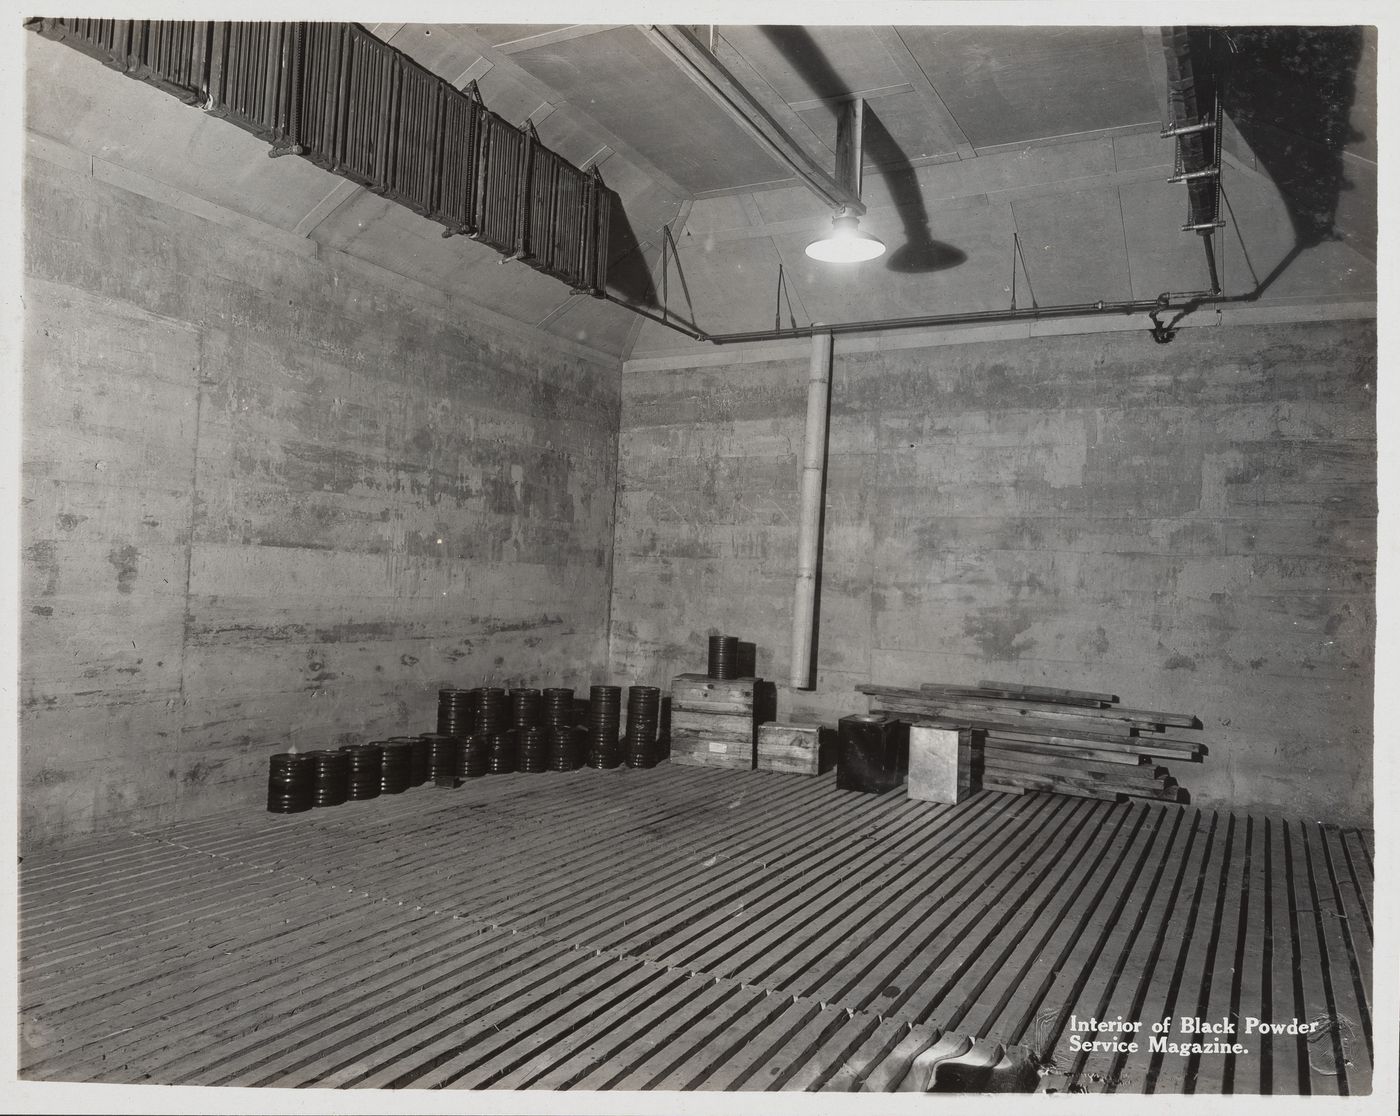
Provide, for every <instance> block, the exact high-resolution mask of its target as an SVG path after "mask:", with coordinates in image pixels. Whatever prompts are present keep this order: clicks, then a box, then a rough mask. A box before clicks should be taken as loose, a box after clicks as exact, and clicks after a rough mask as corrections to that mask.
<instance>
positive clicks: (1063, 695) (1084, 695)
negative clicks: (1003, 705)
mask: <svg viewBox="0 0 1400 1116" xmlns="http://www.w3.org/2000/svg"><path fill="white" fill-rule="evenodd" d="M977 685H978V686H981V687H982V688H984V689H990V690H999V691H1001V692H1003V693H1007V694H1010V695H1012V696H1013V697H1016V696H1019V695H1023V694H1024V695H1025V696H1026V697H1038V698H1041V699H1044V700H1047V701H1052V700H1056V699H1058V700H1060V701H1065V702H1084V701H1087V702H1093V703H1095V704H1098V703H1100V702H1102V703H1105V704H1108V705H1114V704H1116V703H1117V701H1118V695H1116V694H1097V693H1094V692H1093V691H1091V690H1063V689H1057V688H1055V687H1053V686H1027V685H1023V684H1021V683H1019V682H988V681H986V680H985V679H984V680H982V681H980V682H978V683H977Z"/></svg>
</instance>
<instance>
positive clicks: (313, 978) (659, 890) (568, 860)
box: [20, 764, 1373, 1094]
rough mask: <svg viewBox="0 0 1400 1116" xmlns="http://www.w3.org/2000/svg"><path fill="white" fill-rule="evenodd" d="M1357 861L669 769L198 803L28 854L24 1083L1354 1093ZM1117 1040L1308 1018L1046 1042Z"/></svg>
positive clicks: (1346, 841) (1367, 985)
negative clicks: (952, 1082) (978, 1080)
mask: <svg viewBox="0 0 1400 1116" xmlns="http://www.w3.org/2000/svg"><path fill="white" fill-rule="evenodd" d="M1372 855H1373V849H1372V846H1371V838H1370V835H1369V834H1368V833H1366V832H1363V831H1358V830H1343V829H1338V828H1336V827H1330V826H1319V825H1315V824H1299V823H1294V822H1283V821H1280V820H1278V819H1274V818H1268V817H1262V816H1254V815H1248V816H1246V815H1238V814H1237V815H1232V814H1227V813H1219V812H1213V811H1209V810H1200V809H1196V808H1192V807H1186V806H1177V805H1165V804H1145V803H1144V804H1119V805H1115V804H1112V803H1107V802H1102V801H1096V800H1090V799H1079V798H1070V797H1061V796H1057V795H1026V796H1024V797H1017V796H1011V795H1004V794H998V793H993V792H981V793H979V794H977V795H975V796H974V797H973V798H972V799H971V800H969V801H968V802H965V803H963V804H961V805H959V806H956V807H953V806H939V805H933V804H929V803H920V802H911V801H909V800H908V799H907V798H906V797H905V796H904V794H903V791H896V792H893V793H891V794H886V795H881V796H870V795H862V794H853V793H849V792H842V791H839V790H837V789H836V787H835V783H834V779H833V778H832V777H831V776H830V775H827V776H824V777H820V778H808V777H804V776H800V775H782V774H775V773H771V772H760V771H755V772H734V771H727V770H716V769H708V768H696V767H679V766H671V765H667V764H663V765H662V766H660V767H658V768H656V769H654V770H651V771H626V770H618V771H592V770H583V771H579V772H575V773H573V774H570V775H561V774H548V775H520V774H517V775H504V776H491V777H488V778H485V779H479V780H473V781H469V782H468V783H467V784H466V785H465V786H464V787H462V788H461V789H459V790H456V791H448V790H441V789H437V788H433V787H431V786H429V787H422V788H417V789H415V790H412V791H410V792H408V793H407V794H404V795H400V796H395V797H386V798H380V799H376V800H372V801H369V802H358V803H348V804H347V805H345V806H342V807H337V808H334V809H329V810H316V811H312V812H309V813H305V814H297V815H289V816H282V815H274V814H268V813H266V812H263V811H261V810H258V809H255V808H248V809H245V810H240V811H226V812H221V813H219V814H216V815H211V816H209V817H207V818H204V819H201V820H199V821H195V822H187V823H183V824H176V825H168V826H163V827H161V828H159V829H152V830H150V831H147V832H130V833H124V834H120V835H110V836H106V837H103V838H102V839H100V840H94V841H90V842H87V843H84V844H80V845H70V846H68V847H66V848H63V849H59V850H52V851H47V850H46V851H43V852H40V853H36V854H34V855H29V856H26V857H25V859H24V863H23V865H22V868H21V878H20V967H21V984H20V1001H21V1003H20V1008H21V1074H22V1076H23V1077H25V1078H27V1079H33V1080H59V1081H92V1082H108V1083H160V1084H182V1085H273V1086H303V1085H307V1086H310V1085H315V1086H323V1087H324V1086H345V1087H349V1086H356V1087H383V1088H398V1087H413V1088H444V1087H446V1088H483V1087H496V1088H517V1089H519V1088H546V1089H787V1090H820V1089H840V1090H854V1089H861V1088H865V1089H877V1088H883V1087H889V1086H890V1085H892V1084H894V1083H896V1082H898V1080H899V1079H900V1078H901V1077H902V1076H903V1068H904V1067H905V1066H907V1064H908V1060H909V1057H910V1056H912V1054H913V1053H915V1052H917V1051H919V1050H922V1049H923V1048H925V1047H927V1046H929V1045H930V1044H931V1043H933V1042H934V1040H936V1039H938V1038H939V1036H940V1035H944V1036H945V1037H947V1036H948V1035H953V1036H967V1037H969V1038H974V1039H976V1040H977V1050H979V1051H982V1052H983V1053H985V1052H986V1051H987V1050H988V1049H991V1050H993V1051H994V1052H995V1055H1000V1053H1001V1051H1002V1049H1003V1048H1005V1049H1006V1050H1009V1051H1011V1052H1012V1053H1013V1054H1021V1053H1029V1054H1032V1055H1034V1057H1035V1058H1036V1059H1037V1060H1038V1061H1039V1063H1040V1064H1041V1065H1042V1069H1041V1074H1040V1077H1039V1087H1040V1088H1041V1089H1044V1090H1047V1091H1048V1090H1051V1089H1054V1090H1073V1091H1093V1092H1097V1091H1114V1090H1116V1091H1125V1092H1157V1093H1182V1092H1200V1093H1219V1092H1236V1093H1259V1092H1263V1093H1286V1094H1297V1093H1313V1094H1328V1093H1332V1094H1336V1093H1342V1094H1347V1093H1350V1094H1358V1093H1365V1092H1368V1091H1369V1088H1370V1065H1371V1059H1372V1056H1373V1051H1372V1050H1371V1028H1370V1014H1369V1011H1370V1008H1369V1005H1370V994H1371V993H1370V990H1371V922H1370V918H1371V914H1370V912H1371V896H1372V883H1371V864H1372ZM1119 1016H1121V1017H1122V1018H1124V1019H1140V1020H1144V1021H1149V1022H1150V1021H1153V1020H1159V1019H1161V1018H1163V1017H1165V1016H1171V1017H1173V1018H1176V1017H1180V1016H1192V1017H1199V1018H1203V1019H1230V1020H1234V1021H1236V1024H1237V1025H1238V1026H1240V1027H1241V1028H1242V1026H1243V1024H1242V1023H1241V1022H1240V1021H1242V1020H1244V1019H1245V1018H1246V1017H1250V1016H1253V1017H1257V1018H1260V1019H1264V1020H1267V1021H1271V1022H1288V1021H1289V1020H1291V1019H1294V1018H1297V1019H1300V1020H1304V1021H1311V1020H1321V1021H1323V1022H1325V1023H1327V1026H1326V1028H1325V1029H1324V1030H1323V1032H1322V1033H1321V1034H1317V1035H1305V1036H1290V1035H1283V1036H1277V1037H1263V1038H1261V1037H1260V1036H1259V1035H1251V1036H1247V1037H1244V1038H1241V1040H1240V1041H1242V1042H1243V1043H1244V1044H1245V1045H1246V1047H1247V1048H1248V1053H1247V1054H1224V1055H1221V1054H1214V1053H1197V1054H1194V1055H1188V1056H1183V1055H1178V1054H1175V1053H1161V1052H1157V1053H1149V1052H1148V1051H1147V1049H1146V1045H1147V1044H1146V1041H1145V1037H1144V1040H1143V1042H1142V1047H1143V1049H1142V1050H1141V1051H1139V1052H1138V1053H1131V1054H1129V1053H1116V1052H1108V1053H1105V1052H1101V1051H1093V1052H1090V1051H1077V1052H1076V1051H1074V1050H1072V1049H1071V1043H1070V1035H1071V1033H1072V1032H1071V1023H1072V1018H1073V1019H1077V1020H1083V1019H1087V1018H1090V1017H1095V1018H1098V1019H1114V1018H1117V1017H1119ZM1144 1029H1146V1026H1144ZM1175 1029H1176V1028H1174V1030H1175ZM1088 1037H1095V1036H1088ZM1097 1037H1104V1036H1097ZM1192 1037H1193V1036H1182V1035H1180V1034H1173V1035H1171V1036H1170V1038H1171V1039H1172V1040H1176V1041H1181V1040H1185V1041H1190V1040H1191V1038H1192ZM901 1059H902V1061H901ZM993 1060H995V1057H993ZM1035 1081H1036V1079H1035V1077H1034V1075H1032V1077H1031V1086H1032V1087H1034V1085H1035Z"/></svg>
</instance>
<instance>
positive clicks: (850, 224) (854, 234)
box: [807, 215, 885, 263]
mask: <svg viewBox="0 0 1400 1116" xmlns="http://www.w3.org/2000/svg"><path fill="white" fill-rule="evenodd" d="M884 254H885V242H884V241H883V240H881V239H880V238H879V237H876V236H871V235H870V234H869V233H866V232H861V231H860V222H859V220H858V219H857V218H855V217H851V216H848V215H840V216H836V217H833V218H832V219H831V232H830V233H828V234H827V235H826V236H824V237H822V239H820V240H814V241H812V243H811V244H809V245H807V255H809V256H811V257H812V259H814V260H821V261H822V262H823V263H860V262H862V261H863V260H873V259H876V258H877V257H879V256H883V255H884Z"/></svg>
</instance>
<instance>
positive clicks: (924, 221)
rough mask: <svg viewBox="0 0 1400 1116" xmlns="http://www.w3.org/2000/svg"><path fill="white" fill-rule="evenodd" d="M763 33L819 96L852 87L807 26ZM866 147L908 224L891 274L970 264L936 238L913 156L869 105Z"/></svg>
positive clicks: (890, 259)
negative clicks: (931, 228)
mask: <svg viewBox="0 0 1400 1116" xmlns="http://www.w3.org/2000/svg"><path fill="white" fill-rule="evenodd" d="M762 31H763V34H764V35H765V36H766V37H767V39H768V41H769V42H771V43H772V44H773V45H774V46H775V47H776V48H777V49H778V52H779V53H780V54H782V56H783V57H784V58H786V59H787V60H788V62H790V63H791V64H792V66H793V69H795V70H796V71H797V72H798V73H799V74H801V75H802V78H803V79H804V80H805V81H806V82H807V85H808V86H809V88H810V89H811V90H812V95H813V96H814V97H830V96H836V95H840V94H841V93H842V92H844V91H845V90H846V89H847V83H846V82H845V81H844V80H843V79H842V78H841V76H840V75H839V74H838V73H837V72H836V71H835V69H834V68H833V67H832V65H831V62H830V61H829V60H828V59H827V57H826V53H825V52H824V51H823V50H822V48H821V47H820V46H818V45H817V43H816V40H814V39H813V38H812V36H811V33H810V32H809V31H808V30H807V29H806V28H805V27H786V26H784V27H774V26H768V27H764V28H762ZM838 112H839V108H838V107H837V106H834V105H833V106H832V116H833V117H835V116H836V115H837V114H838ZM864 147H865V155H866V157H867V160H868V161H869V162H870V163H872V164H873V165H874V166H875V167H876V168H878V170H879V173H880V176H881V177H882V178H883V179H884V180H885V184H886V186H887V187H888V188H889V191H890V197H891V200H893V202H894V204H895V206H896V207H897V211H898V213H899V219H900V221H901V222H903V224H904V243H903V244H901V245H900V246H899V247H898V248H896V249H895V250H894V251H893V252H891V253H890V254H889V256H887V257H886V259H885V268H886V270H888V271H896V272H903V273H906V274H915V273H920V272H930V271H945V270H947V269H948V268H952V267H957V266H958V265H959V264H961V263H963V262H965V261H966V260H967V253H965V252H963V251H962V249H960V248H956V247H954V246H953V245H951V244H945V243H944V242H943V241H941V240H935V239H934V238H933V234H932V233H931V232H930V231H929V225H928V207H927V206H925V205H924V198H923V194H922V193H921V192H920V190H919V180H918V177H917V176H916V175H915V173H914V168H913V167H912V166H910V165H909V157H908V156H907V155H906V154H905V153H904V150H903V149H902V148H901V147H900V146H899V144H898V143H896V142H895V139H894V137H893V136H891V135H890V133H889V131H888V130H887V129H886V128H885V126H884V124H882V123H881V122H880V118H879V117H878V116H877V115H876V114H875V112H874V111H873V110H872V109H871V107H870V106H869V105H868V104H867V105H866V106H865V134H864Z"/></svg>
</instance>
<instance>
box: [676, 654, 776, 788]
mask: <svg viewBox="0 0 1400 1116" xmlns="http://www.w3.org/2000/svg"><path fill="white" fill-rule="evenodd" d="M756 684H757V679H754V678H726V679H720V678H710V677H709V676H708V675H704V674H681V675H677V676H676V678H675V679H673V680H672V682H671V761H672V762H673V763H681V764H691V765H695V766H703V767H732V768H736V769H739V770H743V771H749V770H751V769H752V768H753V765H754V740H755V728H756V725H757V722H756V720H755V716H754V690H755V686H756Z"/></svg>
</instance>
